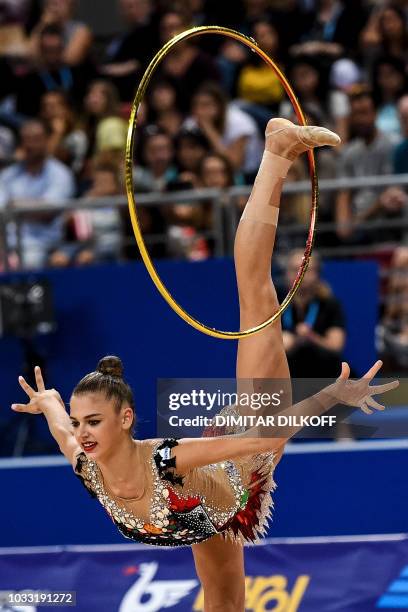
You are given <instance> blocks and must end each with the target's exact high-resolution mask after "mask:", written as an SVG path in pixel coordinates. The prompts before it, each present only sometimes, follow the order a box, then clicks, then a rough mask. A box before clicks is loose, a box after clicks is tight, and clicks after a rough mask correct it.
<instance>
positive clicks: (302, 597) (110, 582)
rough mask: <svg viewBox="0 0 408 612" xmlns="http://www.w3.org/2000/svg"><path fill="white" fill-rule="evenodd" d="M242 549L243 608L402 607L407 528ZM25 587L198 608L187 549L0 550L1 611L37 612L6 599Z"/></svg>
mask: <svg viewBox="0 0 408 612" xmlns="http://www.w3.org/2000/svg"><path fill="white" fill-rule="evenodd" d="M15 550H17V549H15ZM245 554H246V610H247V611H249V612H265V611H267V610H274V611H275V612H297V611H298V610H300V611H301V612H369V611H372V610H377V609H378V610H396V609H406V610H408V537H405V536H389V537H388V538H383V539H377V540H374V539H373V538H365V539H362V540H355V539H351V540H347V539H346V540H345V541H337V540H335V539H332V540H330V539H329V540H327V539H322V540H320V541H315V542H313V543H310V542H296V543H293V542H287V543H282V542H278V543H276V542H272V543H266V544H263V545H260V546H250V547H247V548H246V552H245ZM24 590H29V591H53V592H59V593H60V592H64V591H75V592H76V606H75V610H76V612H91V611H92V612H93V611H96V610H98V611H100V612H105V611H106V612H108V611H109V612H116V611H117V612H159V611H160V610H164V609H165V610H174V611H175V612H184V611H185V612H187V611H188V612H191V610H193V611H194V612H202V611H203V610H204V606H203V593H202V590H201V586H200V584H199V582H198V579H197V576H196V575H195V573H194V565H193V563H192V553H191V551H190V550H189V549H186V548H181V549H173V550H169V549H156V548H149V547H139V546H134V545H131V544H130V545H122V546H116V547H111V548H109V547H105V548H98V547H68V548H66V549H63V548H55V549H50V550H48V551H47V550H46V549H44V550H43V551H39V552H35V551H34V552H33V551H30V550H27V549H26V551H25V552H24V553H18V552H14V551H7V550H5V549H3V553H1V549H0V610H9V611H10V610H15V611H17V610H18V611H19V612H36V610H37V608H36V607H35V605H33V606H27V605H26V606H24V605H17V604H15V605H14V607H13V606H9V607H7V605H6V603H5V602H6V599H7V597H8V596H9V593H8V592H11V593H12V595H13V597H14V601H16V599H18V597H16V595H18V594H20V595H21V592H22V591H24ZM60 609H61V610H69V609H72V607H68V606H61V607H60Z"/></svg>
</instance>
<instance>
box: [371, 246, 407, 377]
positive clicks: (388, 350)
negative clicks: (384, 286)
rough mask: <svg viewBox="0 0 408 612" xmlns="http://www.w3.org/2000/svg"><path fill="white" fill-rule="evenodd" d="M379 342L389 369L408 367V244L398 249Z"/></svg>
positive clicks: (380, 328)
mask: <svg viewBox="0 0 408 612" xmlns="http://www.w3.org/2000/svg"><path fill="white" fill-rule="evenodd" d="M377 342H378V348H379V351H380V354H381V359H384V361H385V365H386V367H387V368H388V370H392V371H397V370H399V371H401V370H402V371H403V372H406V371H407V369H408V247H406V246H403V247H399V248H397V249H395V251H394V254H393V257H392V261H391V266H390V278H389V285H388V291H387V295H386V306H385V312H384V316H383V319H382V321H381V323H380V325H379V327H378V329H377Z"/></svg>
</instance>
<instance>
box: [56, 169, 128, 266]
mask: <svg viewBox="0 0 408 612" xmlns="http://www.w3.org/2000/svg"><path fill="white" fill-rule="evenodd" d="M91 180H92V182H91V185H90V188H89V189H88V191H86V192H85V193H84V195H83V197H84V198H86V199H87V200H89V204H90V205H92V204H95V207H94V208H92V207H91V208H89V209H87V210H78V211H75V212H73V213H71V214H70V215H69V216H68V217H67V218H66V225H67V227H68V228H70V230H71V233H72V234H73V237H74V239H75V242H74V243H73V244H65V245H64V246H63V247H61V246H60V247H59V248H57V249H56V250H55V251H54V252H53V253H52V254H51V256H50V259H49V263H50V265H52V266H54V267H65V266H68V265H87V264H93V263H96V262H106V261H117V260H118V259H119V257H120V253H121V249H122V242H123V236H122V223H121V214H120V211H119V209H118V208H115V207H107V206H106V205H105V206H103V207H98V201H100V200H101V199H106V198H112V197H115V196H119V195H121V194H122V193H123V186H122V184H121V181H120V176H119V172H118V167H117V166H116V165H115V163H114V162H113V161H112V162H109V161H103V160H102V161H96V162H95V164H94V166H93V170H92V175H91Z"/></svg>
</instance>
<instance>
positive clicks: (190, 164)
mask: <svg viewBox="0 0 408 612" xmlns="http://www.w3.org/2000/svg"><path fill="white" fill-rule="evenodd" d="M175 145H176V160H177V166H178V177H177V180H178V181H184V182H186V181H187V182H190V185H192V186H194V187H198V185H199V173H200V167H201V163H202V161H203V159H204V157H205V155H206V154H207V153H208V152H209V150H210V147H209V143H208V140H207V139H206V137H205V136H204V134H203V133H202V132H201V130H200V129H198V128H197V127H191V128H188V127H184V128H182V129H181V130H180V132H179V133H178V135H177V138H176V140H175Z"/></svg>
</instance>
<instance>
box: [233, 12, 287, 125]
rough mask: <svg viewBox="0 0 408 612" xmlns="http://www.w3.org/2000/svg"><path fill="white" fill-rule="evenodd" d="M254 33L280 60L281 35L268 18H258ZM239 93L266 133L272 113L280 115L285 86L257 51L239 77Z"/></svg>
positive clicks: (271, 55) (270, 53) (265, 49)
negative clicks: (265, 19)
mask: <svg viewBox="0 0 408 612" xmlns="http://www.w3.org/2000/svg"><path fill="white" fill-rule="evenodd" d="M252 36H253V37H254V39H255V40H256V41H257V43H258V44H259V46H260V47H261V49H262V50H263V51H265V53H267V54H268V55H269V57H271V58H272V59H273V60H274V61H275V62H276V63H279V60H280V55H279V36H278V32H277V31H276V29H275V28H274V26H273V25H272V24H270V23H268V22H267V21H257V22H256V23H255V24H254V25H253V27H252ZM237 94H238V97H239V98H240V100H243V101H244V102H245V104H244V105H241V108H242V109H243V110H245V111H246V112H247V113H249V114H250V115H251V116H252V117H253V118H254V119H255V121H257V122H258V124H259V127H260V129H261V130H262V132H263V131H264V129H265V127H266V124H267V122H268V121H269V119H270V118H271V115H272V114H276V113H277V111H278V108H279V103H280V101H281V100H282V97H283V95H284V89H283V86H282V85H281V82H280V80H279V78H278V76H277V74H276V72H275V71H274V70H271V68H270V66H268V65H267V64H266V63H265V61H264V60H263V59H262V58H260V57H259V55H257V54H256V53H251V55H250V57H249V60H248V61H247V62H246V63H245V64H244V66H243V68H242V69H241V71H240V73H239V76H238V85H237Z"/></svg>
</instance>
